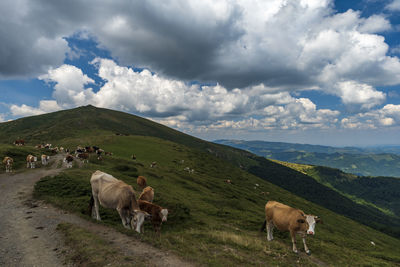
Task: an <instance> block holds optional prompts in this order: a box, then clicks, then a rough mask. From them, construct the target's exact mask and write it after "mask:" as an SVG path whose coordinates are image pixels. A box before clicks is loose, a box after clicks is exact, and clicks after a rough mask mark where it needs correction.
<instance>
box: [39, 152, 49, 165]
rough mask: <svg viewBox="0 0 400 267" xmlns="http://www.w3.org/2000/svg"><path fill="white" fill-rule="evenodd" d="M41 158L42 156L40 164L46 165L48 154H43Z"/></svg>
mask: <svg viewBox="0 0 400 267" xmlns="http://www.w3.org/2000/svg"><path fill="white" fill-rule="evenodd" d="M41 158H42V165H43V166H46V165H47V164H48V163H49V159H50V156H47V155H44V154H43V155H42V157H41Z"/></svg>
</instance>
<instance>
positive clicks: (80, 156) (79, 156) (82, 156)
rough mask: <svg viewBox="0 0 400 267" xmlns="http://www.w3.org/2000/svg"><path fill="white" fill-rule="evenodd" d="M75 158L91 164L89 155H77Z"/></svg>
mask: <svg viewBox="0 0 400 267" xmlns="http://www.w3.org/2000/svg"><path fill="white" fill-rule="evenodd" d="M75 157H77V158H78V159H81V160H82V161H83V162H85V160H86V162H87V163H89V153H76V155H75Z"/></svg>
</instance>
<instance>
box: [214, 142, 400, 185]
mask: <svg viewBox="0 0 400 267" xmlns="http://www.w3.org/2000/svg"><path fill="white" fill-rule="evenodd" d="M214 142H215V143H218V144H223V145H228V146H232V147H235V148H239V149H243V150H247V151H249V152H251V153H254V154H257V155H259V156H262V157H266V158H269V159H276V160H280V161H286V162H292V163H299V164H309V165H319V166H327V167H331V168H337V169H340V170H342V171H344V172H347V173H352V174H356V175H360V176H391V177H400V146H376V147H366V148H359V147H330V146H320V145H307V144H292V143H284V142H266V141H243V140H216V141H214Z"/></svg>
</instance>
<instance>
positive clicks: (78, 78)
mask: <svg viewBox="0 0 400 267" xmlns="http://www.w3.org/2000/svg"><path fill="white" fill-rule="evenodd" d="M39 79H40V80H44V81H46V82H48V83H49V82H53V83H55V85H54V92H53V97H54V98H55V99H57V103H59V104H60V105H61V106H63V107H64V108H68V107H75V106H82V105H86V104H88V103H89V102H90V101H91V99H92V98H93V96H94V94H93V91H92V89H91V88H88V89H85V88H84V86H85V85H87V84H90V83H94V81H93V80H92V79H91V78H89V77H88V76H87V75H86V74H83V72H82V70H81V69H79V68H77V67H75V66H72V65H62V66H61V67H59V68H57V69H50V70H49V71H48V73H47V74H44V75H41V76H39Z"/></svg>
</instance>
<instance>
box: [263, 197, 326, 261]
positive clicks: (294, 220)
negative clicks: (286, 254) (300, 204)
mask: <svg viewBox="0 0 400 267" xmlns="http://www.w3.org/2000/svg"><path fill="white" fill-rule="evenodd" d="M316 223H322V221H321V219H319V218H318V216H314V215H306V214H304V212H303V211H302V210H299V209H295V208H292V207H289V206H287V205H284V204H282V203H279V202H276V201H268V202H267V204H266V205H265V221H264V224H263V226H262V227H261V231H264V229H265V227H266V228H267V239H268V241H271V240H272V239H274V237H273V235H272V232H273V227H274V226H275V227H276V228H278V229H279V230H280V231H289V232H290V235H291V237H292V244H293V252H294V253H297V252H298V251H297V247H296V234H300V235H301V237H302V238H303V244H304V250H305V252H306V253H307V254H308V255H310V254H311V252H310V250H309V249H308V247H307V245H306V234H309V235H314V233H315V232H314V229H315V224H316Z"/></svg>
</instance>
